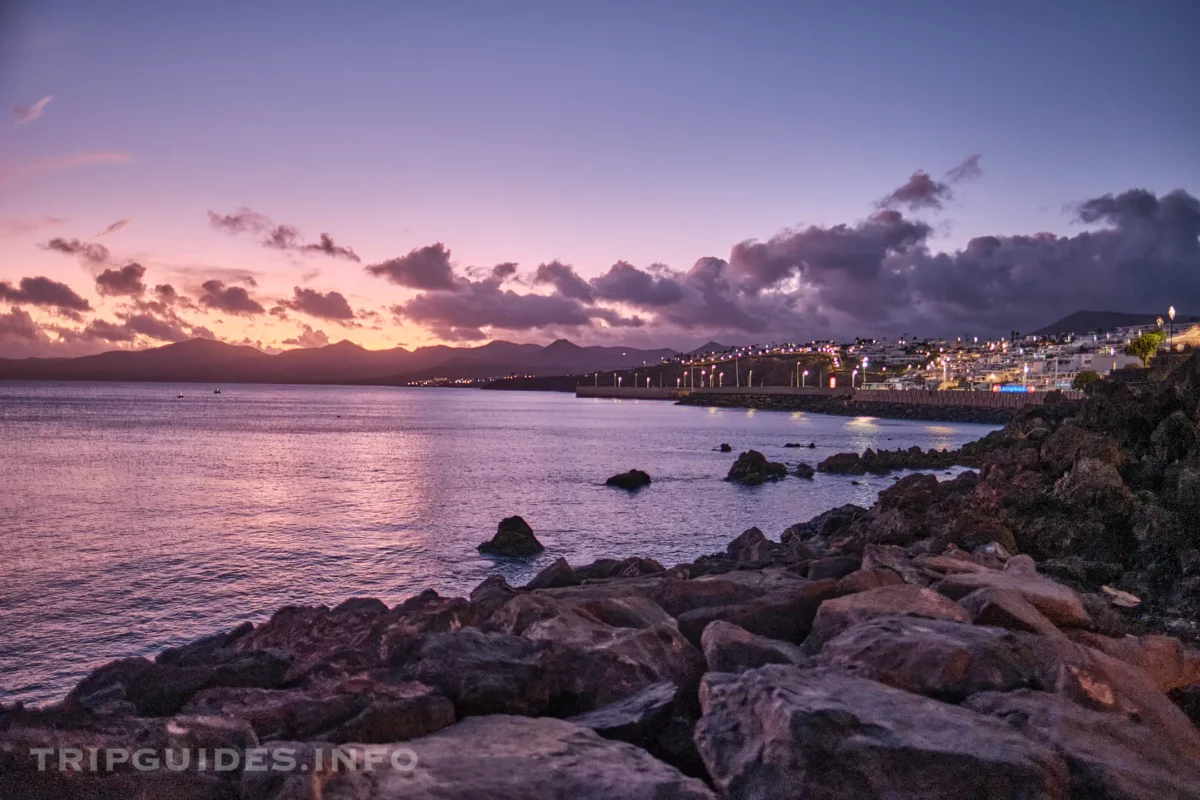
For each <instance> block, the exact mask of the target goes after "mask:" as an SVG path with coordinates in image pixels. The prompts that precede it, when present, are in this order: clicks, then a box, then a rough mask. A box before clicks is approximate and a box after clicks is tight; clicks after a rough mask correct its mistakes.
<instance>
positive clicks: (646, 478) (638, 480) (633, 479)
mask: <svg viewBox="0 0 1200 800" xmlns="http://www.w3.org/2000/svg"><path fill="white" fill-rule="evenodd" d="M604 485H605V486H616V487H617V488H618V489H628V490H630V491H633V490H634V489H640V488H642V487H643V486H649V485H650V475H649V474H647V473H645V472H642V471H641V470H640V469H631V470H629V472H622V473H621V474H619V475H613V476H612V477H611V478H609V479H608V480H606V481H605V482H604Z"/></svg>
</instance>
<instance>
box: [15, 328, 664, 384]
mask: <svg viewBox="0 0 1200 800" xmlns="http://www.w3.org/2000/svg"><path fill="white" fill-rule="evenodd" d="M673 355H675V351H674V350H669V349H661V350H637V349H634V348H630V347H595V346H594V347H580V346H579V345H577V344H574V343H572V342H569V341H567V340H566V339H559V340H558V341H556V342H553V343H552V344H549V345H546V346H544V347H543V346H542V345H536V344H514V343H512V342H502V341H495V342H489V343H488V344H485V345H483V346H481V347H447V346H445V345H437V346H434V347H418V348H416V349H415V350H406V349H404V348H403V347H397V348H393V349H391V350H367V349H365V348H363V347H359V346H358V345H356V344H354V343H353V342H349V341H341V342H338V343H337V344H331V345H328V346H326V347H317V348H312V349H301V350H285V351H284V352H282V353H278V354H276V355H269V354H267V353H264V352H262V351H260V350H256V349H254V348H253V347H242V346H239V345H232V344H225V343H223V342H216V341H212V340H211V339H191V340H189V341H186V342H179V343H178V344H169V345H165V346H163V347H155V348H152V349H149V350H117V351H112V352H108V353H100V354H98V355H94V356H82V357H80V358H25V359H0V379H9V380H90V381H170V382H210V383H362V384H401V383H406V382H408V381H411V380H417V379H421V378H435V377H448V378H488V377H498V376H503V375H512V374H517V373H520V374H530V375H561V374H569V373H582V372H593V371H604V370H613V369H621V368H624V367H632V366H640V365H641V364H642V363H643V362H644V363H647V364H657V363H658V362H659V361H660V360H661V359H662V358H664V357H668V356H673Z"/></svg>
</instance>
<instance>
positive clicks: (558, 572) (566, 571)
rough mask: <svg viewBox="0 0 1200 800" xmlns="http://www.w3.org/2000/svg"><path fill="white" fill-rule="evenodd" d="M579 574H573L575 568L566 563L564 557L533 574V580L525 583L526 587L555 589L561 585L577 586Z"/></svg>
mask: <svg viewBox="0 0 1200 800" xmlns="http://www.w3.org/2000/svg"><path fill="white" fill-rule="evenodd" d="M578 585H579V576H578V575H576V574H575V570H574V569H572V568H571V565H570V564H568V563H567V560H566V559H565V558H560V559H558V560H557V561H555V562H554V563H553V564H551V565H550V566H548V567H546V568H545V569H544V570H542V571H541V572H539V573H538V574H537V575H535V576H534V578H533V580H531V581H530V582H529V583H527V584H525V588H526V589H557V588H559V587H561V586H578Z"/></svg>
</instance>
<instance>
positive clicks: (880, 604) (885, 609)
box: [804, 584, 971, 653]
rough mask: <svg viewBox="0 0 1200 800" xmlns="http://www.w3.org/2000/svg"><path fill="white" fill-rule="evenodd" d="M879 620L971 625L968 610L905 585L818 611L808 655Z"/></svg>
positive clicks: (857, 596)
mask: <svg viewBox="0 0 1200 800" xmlns="http://www.w3.org/2000/svg"><path fill="white" fill-rule="evenodd" d="M876 617H924V618H926V619H944V620H949V621H950V622H970V621H971V618H970V617H969V616H968V615H967V612H966V610H965V609H963V607H962V606H960V605H958V604H957V603H954V602H951V601H950V600H947V599H946V598H945V597H943V596H941V595H939V594H938V593H937V592H934V591H932V590H930V589H926V588H924V587H922V586H910V585H908V584H901V585H898V586H884V587H882V588H879V589H870V590H868V591H865V592H859V593H858V594H849V595H844V596H842V597H838V598H836V599H833V600H827V601H826V602H824V603H822V604H821V607H820V608H819V609H817V614H816V617H815V618H814V619H813V623H812V631H811V633H809V635H808V638H807V639H805V640H804V652H806V653H816V652H818V651H819V650H820V649H821V647H822V646H823V645H824V644H825V643H826V642H828V641H829V640H830V639H832V638H834V637H835V636H837V635H838V634H839V633H841V632H842V631H844V630H846V629H847V628H850V627H853V626H854V625H857V624H858V623H860V622H866V621H867V620H869V619H874V618H876Z"/></svg>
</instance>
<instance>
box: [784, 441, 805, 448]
mask: <svg viewBox="0 0 1200 800" xmlns="http://www.w3.org/2000/svg"><path fill="white" fill-rule="evenodd" d="M784 447H804V445H802V444H800V443H799V442H788V443H787V444H785V445H784Z"/></svg>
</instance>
